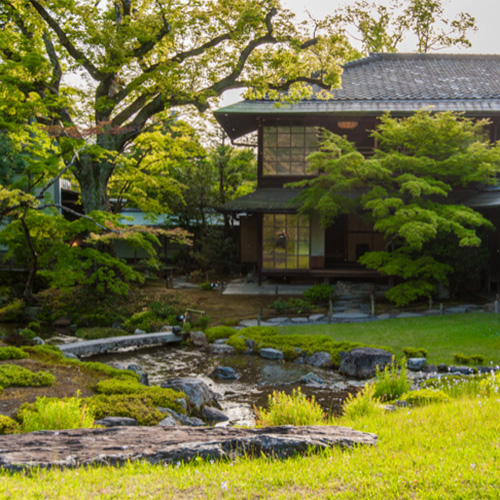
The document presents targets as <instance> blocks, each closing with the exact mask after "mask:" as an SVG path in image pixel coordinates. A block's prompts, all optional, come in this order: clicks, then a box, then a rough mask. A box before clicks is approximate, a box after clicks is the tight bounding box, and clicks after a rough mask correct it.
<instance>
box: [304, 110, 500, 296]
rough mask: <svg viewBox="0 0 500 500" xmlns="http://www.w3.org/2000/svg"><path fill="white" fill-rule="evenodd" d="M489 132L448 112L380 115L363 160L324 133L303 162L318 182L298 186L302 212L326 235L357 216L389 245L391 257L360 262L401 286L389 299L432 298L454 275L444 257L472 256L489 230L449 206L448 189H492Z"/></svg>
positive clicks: (495, 157) (493, 152)
mask: <svg viewBox="0 0 500 500" xmlns="http://www.w3.org/2000/svg"><path fill="white" fill-rule="evenodd" d="M487 125H488V123H487V122H486V121H474V120H470V119H466V118H464V117H463V116H460V115H457V114H454V113H451V112H446V113H435V114H433V113H430V112H428V111H419V112H417V113H415V114H414V115H412V116H410V117H408V118H392V117H391V116H389V115H384V116H383V117H382V118H381V120H380V123H379V124H378V126H377V128H376V130H375V131H374V132H373V136H374V137H375V139H376V141H377V145H378V149H376V150H375V152H374V155H373V156H370V157H368V158H365V157H363V156H362V155H361V154H360V153H359V152H357V151H356V149H355V147H354V145H353V144H350V143H349V142H348V141H346V140H345V139H343V138H340V137H338V136H336V135H335V134H333V133H331V132H328V131H326V130H325V131H323V132H322V134H321V137H322V141H321V148H320V151H319V152H317V153H315V154H313V155H311V156H310V158H309V162H310V165H311V169H313V170H319V171H322V172H324V175H322V176H320V177H317V178H315V179H311V180H309V181H306V182H302V183H301V185H302V186H305V185H307V189H306V190H305V191H304V192H303V193H302V195H301V200H302V203H303V204H302V208H301V212H302V213H304V214H307V215H311V216H313V215H314V214H317V213H318V212H319V215H320V218H321V223H322V225H323V226H325V227H327V226H329V225H331V224H332V223H333V222H334V221H335V220H336V218H337V217H338V216H339V215H340V214H343V213H348V212H354V213H358V214H359V215H360V216H363V217H364V218H365V220H366V221H367V222H370V223H371V224H372V225H373V228H374V230H375V231H377V232H379V233H381V234H383V236H384V237H385V239H386V241H390V242H391V251H377V252H366V253H365V254H364V255H363V256H362V257H361V258H360V263H361V264H363V265H364V266H366V267H367V268H369V269H376V270H377V271H378V272H380V273H381V274H382V275H387V276H398V277H400V278H401V283H398V284H397V285H396V286H395V287H394V288H392V289H391V290H390V291H389V292H388V294H387V297H388V298H389V299H390V300H391V301H394V302H395V303H396V304H397V305H398V306H402V305H406V304H408V303H409V302H412V301H414V300H417V299H418V298H421V297H425V298H427V297H430V296H432V294H433V293H434V292H435V290H436V287H437V285H438V283H448V278H449V276H450V274H451V273H452V272H453V271H454V268H453V267H452V266H453V265H455V266H457V267H459V263H460V261H459V260H458V259H448V258H447V257H446V256H447V255H450V252H451V250H450V251H448V250H447V249H455V250H454V251H455V252H456V249H457V248H458V249H460V250H461V249H463V248H477V247H479V246H480V244H481V239H480V237H479V234H481V233H480V231H482V229H484V228H489V227H492V226H491V223H490V222H489V221H488V220H487V219H486V218H485V217H484V216H483V215H481V214H480V213H479V212H476V211H474V210H473V209H471V208H469V207H466V206H464V205H459V204H452V203H450V202H449V201H448V200H447V198H448V194H449V193H450V192H451V191H453V190H454V189H458V188H460V189H462V188H467V187H469V186H473V185H476V183H482V184H496V182H497V175H498V174H499V173H500V146H498V145H492V144H490V143H489V142H488V140H487V136H486V133H485V131H486V127H487ZM342 193H359V195H358V196H357V197H356V198H354V199H352V197H347V196H345V195H343V194H342ZM435 242H439V245H437V244H434V243H435ZM478 265H479V264H478Z"/></svg>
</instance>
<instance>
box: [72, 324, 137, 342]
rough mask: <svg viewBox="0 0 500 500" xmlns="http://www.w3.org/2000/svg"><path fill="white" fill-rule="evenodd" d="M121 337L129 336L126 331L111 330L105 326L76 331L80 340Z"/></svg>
mask: <svg viewBox="0 0 500 500" xmlns="http://www.w3.org/2000/svg"><path fill="white" fill-rule="evenodd" d="M122 335H130V332H128V331H127V330H122V329H121V328H111V327H109V326H108V327H106V326H94V327H91V328H79V329H78V330H77V331H76V336H77V337H79V338H81V339H86V340H93V339H104V338H108V337H120V336H122Z"/></svg>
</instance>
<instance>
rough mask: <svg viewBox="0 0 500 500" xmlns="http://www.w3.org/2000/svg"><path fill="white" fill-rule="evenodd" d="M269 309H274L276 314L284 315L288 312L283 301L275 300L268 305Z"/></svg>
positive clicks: (286, 303) (286, 305) (286, 304)
mask: <svg viewBox="0 0 500 500" xmlns="http://www.w3.org/2000/svg"><path fill="white" fill-rule="evenodd" d="M269 307H270V308H271V309H274V310H275V311H276V312H277V313H278V314H284V313H286V312H287V311H288V309H290V306H289V305H288V302H287V301H286V300H283V299H276V300H275V301H274V302H272V303H271V304H270V305H269Z"/></svg>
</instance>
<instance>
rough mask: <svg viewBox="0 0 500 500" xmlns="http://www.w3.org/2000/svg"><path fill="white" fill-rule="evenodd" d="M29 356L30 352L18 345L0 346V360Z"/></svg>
mask: <svg viewBox="0 0 500 500" xmlns="http://www.w3.org/2000/svg"><path fill="white" fill-rule="evenodd" d="M27 357H29V356H28V354H27V353H26V352H24V351H23V350H22V349H19V348H18V347H12V346H9V347H0V360H4V359H23V358H27Z"/></svg>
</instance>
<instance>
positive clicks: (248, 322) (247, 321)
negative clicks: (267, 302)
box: [240, 319, 274, 327]
mask: <svg viewBox="0 0 500 500" xmlns="http://www.w3.org/2000/svg"><path fill="white" fill-rule="evenodd" d="M240 326H245V327H247V326H259V322H258V321H257V320H256V319H244V320H243V321H240ZM260 326H274V325H273V323H270V322H269V321H261V322H260Z"/></svg>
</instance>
